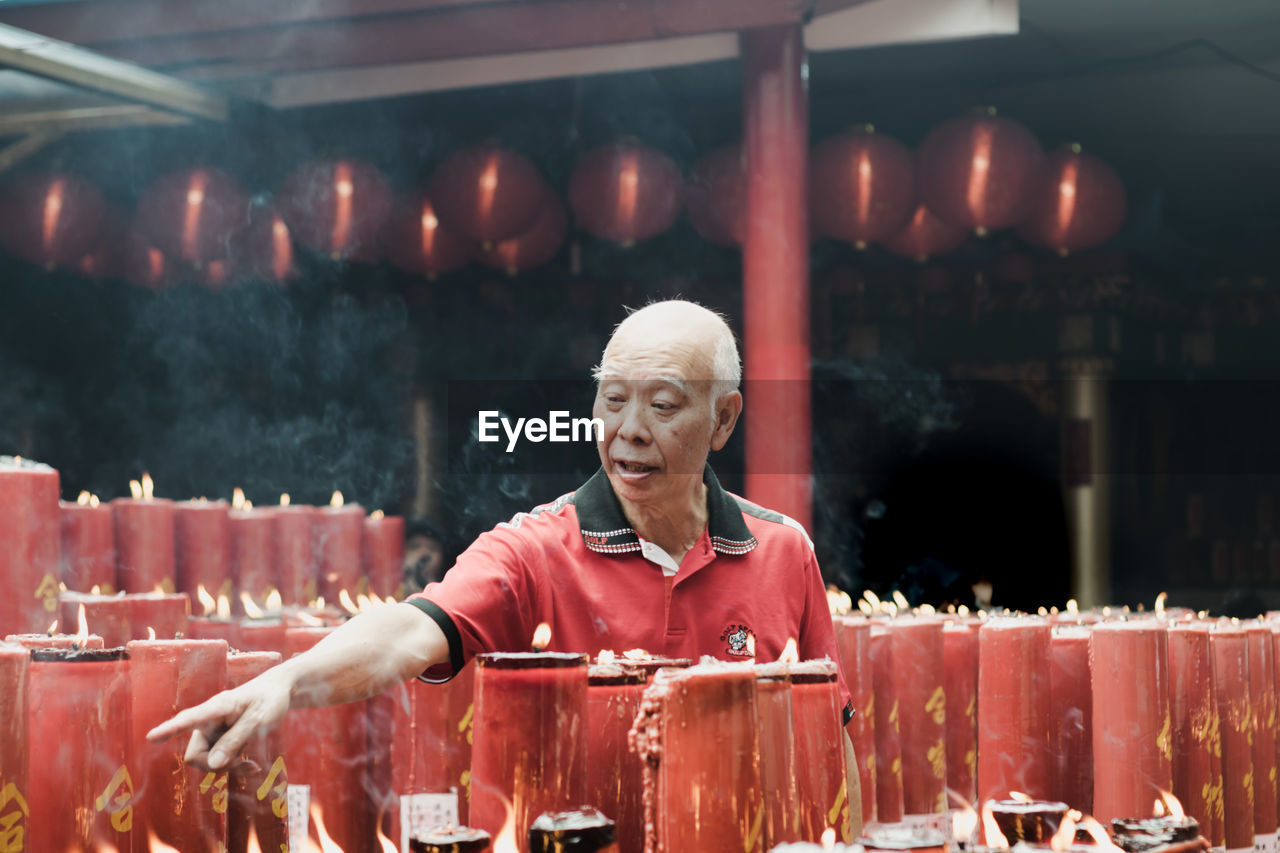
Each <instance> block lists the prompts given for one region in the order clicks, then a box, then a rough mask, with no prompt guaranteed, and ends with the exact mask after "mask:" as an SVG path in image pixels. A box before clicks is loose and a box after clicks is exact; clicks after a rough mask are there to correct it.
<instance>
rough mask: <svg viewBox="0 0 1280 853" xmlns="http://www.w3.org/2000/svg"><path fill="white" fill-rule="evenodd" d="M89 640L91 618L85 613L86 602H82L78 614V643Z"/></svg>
mask: <svg viewBox="0 0 1280 853" xmlns="http://www.w3.org/2000/svg"><path fill="white" fill-rule="evenodd" d="M88 639H89V617H88V616H87V615H86V614H85V612H84V602H80V611H79V612H78V613H77V614H76V642H78V643H83V642H85V641H86V640H88Z"/></svg>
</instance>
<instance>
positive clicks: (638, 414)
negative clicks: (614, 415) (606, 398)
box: [618, 403, 649, 443]
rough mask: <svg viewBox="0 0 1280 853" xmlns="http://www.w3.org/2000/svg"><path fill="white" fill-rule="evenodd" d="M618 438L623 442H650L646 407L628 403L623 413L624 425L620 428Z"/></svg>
mask: <svg viewBox="0 0 1280 853" xmlns="http://www.w3.org/2000/svg"><path fill="white" fill-rule="evenodd" d="M618 437H619V438H621V439H622V440H623V441H636V442H641V443H644V442H648V440H649V424H648V420H647V419H646V418H645V407H644V406H641V405H639V404H636V403H628V404H627V407H626V408H625V409H623V411H622V424H621V425H620V426H619V427H618Z"/></svg>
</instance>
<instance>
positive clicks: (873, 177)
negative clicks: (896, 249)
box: [809, 128, 915, 249]
mask: <svg viewBox="0 0 1280 853" xmlns="http://www.w3.org/2000/svg"><path fill="white" fill-rule="evenodd" d="M809 199H810V212H811V214H812V216H813V225H814V228H815V229H816V230H817V231H818V232H819V233H821V234H824V235H826V236H829V237H835V238H836V239H838V240H844V241H846V242H849V243H853V244H854V245H855V246H857V247H858V248H859V249H864V248H866V246H867V244H868V243H870V242H872V241H875V240H881V239H883V238H885V237H888V236H889V235H890V234H892V233H893V232H894V231H896V230H898V229H899V228H901V227H902V225H903V223H904V222H906V221H907V218H908V217H909V216H911V211H912V205H913V203H914V202H915V163H914V162H913V161H912V159H911V152H910V151H908V150H907V148H906V146H904V145H903V144H902V143H901V142H898V141H897V140H896V139H892V138H890V137H888V136H884V135H883V134H878V133H875V132H873V131H872V130H871V129H870V128H867V129H860V130H854V131H850V132H848V133H844V134H841V135H840V136H834V137H832V138H830V139H825V140H823V141H822V142H820V143H818V144H817V145H816V146H814V149H813V155H812V159H811V161H810V164H809Z"/></svg>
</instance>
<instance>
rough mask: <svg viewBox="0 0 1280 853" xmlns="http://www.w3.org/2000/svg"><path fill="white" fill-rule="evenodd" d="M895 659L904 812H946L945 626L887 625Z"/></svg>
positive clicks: (907, 619) (922, 622)
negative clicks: (904, 745)
mask: <svg viewBox="0 0 1280 853" xmlns="http://www.w3.org/2000/svg"><path fill="white" fill-rule="evenodd" d="M886 627H887V628H888V630H889V648H890V654H891V655H892V657H893V695H894V698H895V699H897V700H898V726H899V730H900V732H901V735H902V741H903V743H907V744H910V745H911V747H910V748H909V749H904V750H903V751H902V807H903V809H904V810H905V812H906V813H907V814H909V815H927V814H938V813H940V812H945V811H947V794H946V786H947V743H946V731H947V694H946V688H945V686H944V685H943V634H942V630H943V623H942V620H940V619H937V618H934V617H929V616H900V617H898V618H895V619H893V620H891V621H890V622H889V623H888V625H887V626H886Z"/></svg>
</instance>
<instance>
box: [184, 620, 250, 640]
mask: <svg viewBox="0 0 1280 853" xmlns="http://www.w3.org/2000/svg"><path fill="white" fill-rule="evenodd" d="M238 627H239V626H238V625H237V624H236V622H235V621H234V620H232V619H227V618H224V617H220V616H192V617H191V618H190V619H188V620H187V636H188V637H190V638H191V639H193V640H222V642H224V643H226V644H227V645H228V646H230V647H232V648H237V647H238V637H237V628H238Z"/></svg>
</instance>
